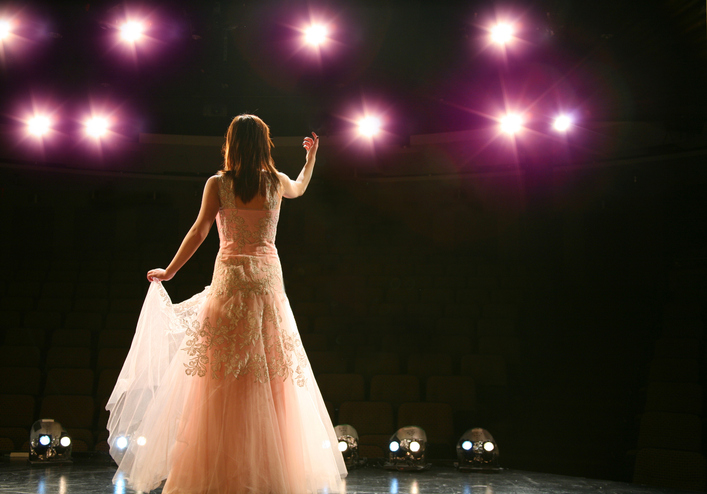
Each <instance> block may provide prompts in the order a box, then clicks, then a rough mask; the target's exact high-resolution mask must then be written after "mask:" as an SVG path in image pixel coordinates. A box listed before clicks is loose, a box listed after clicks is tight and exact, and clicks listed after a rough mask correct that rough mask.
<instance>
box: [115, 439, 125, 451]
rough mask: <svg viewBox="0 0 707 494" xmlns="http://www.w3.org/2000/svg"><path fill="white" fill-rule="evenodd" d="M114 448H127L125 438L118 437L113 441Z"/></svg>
mask: <svg viewBox="0 0 707 494" xmlns="http://www.w3.org/2000/svg"><path fill="white" fill-rule="evenodd" d="M115 446H116V447H117V448H118V449H125V448H127V447H128V438H127V437H125V436H120V437H119V438H118V439H116V440H115Z"/></svg>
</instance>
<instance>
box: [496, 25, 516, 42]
mask: <svg viewBox="0 0 707 494" xmlns="http://www.w3.org/2000/svg"><path fill="white" fill-rule="evenodd" d="M511 38H513V26H511V25H510V24H506V23H500V24H496V25H495V26H494V27H492V28H491V40H492V41H493V42H494V43H498V44H499V45H505V44H506V43H508V42H509V41H510V40H511Z"/></svg>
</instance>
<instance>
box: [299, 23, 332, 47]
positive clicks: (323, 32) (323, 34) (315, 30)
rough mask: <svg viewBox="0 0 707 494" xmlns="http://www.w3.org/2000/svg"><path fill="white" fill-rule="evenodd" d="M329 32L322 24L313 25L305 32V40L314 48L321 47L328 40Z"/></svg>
mask: <svg viewBox="0 0 707 494" xmlns="http://www.w3.org/2000/svg"><path fill="white" fill-rule="evenodd" d="M328 34H329V30H328V29H327V28H326V26H322V25H321V24H312V25H311V26H309V27H308V28H307V29H305V30H304V40H305V41H306V42H307V44H309V45H312V46H319V45H321V44H322V43H324V42H325V41H326V39H327V35H328Z"/></svg>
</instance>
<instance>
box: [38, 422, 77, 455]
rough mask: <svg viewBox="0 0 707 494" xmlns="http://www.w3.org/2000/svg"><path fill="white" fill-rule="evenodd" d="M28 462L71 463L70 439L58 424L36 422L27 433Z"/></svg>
mask: <svg viewBox="0 0 707 494" xmlns="http://www.w3.org/2000/svg"><path fill="white" fill-rule="evenodd" d="M29 461H30V462H31V463H45V462H48V461H51V462H52V463H57V462H67V461H71V438H70V437H69V435H68V434H67V432H66V430H64V428H63V427H62V426H61V424H60V423H59V422H55V421H54V420H53V419H42V420H37V421H36V422H35V423H34V424H32V428H31V429H30V431H29Z"/></svg>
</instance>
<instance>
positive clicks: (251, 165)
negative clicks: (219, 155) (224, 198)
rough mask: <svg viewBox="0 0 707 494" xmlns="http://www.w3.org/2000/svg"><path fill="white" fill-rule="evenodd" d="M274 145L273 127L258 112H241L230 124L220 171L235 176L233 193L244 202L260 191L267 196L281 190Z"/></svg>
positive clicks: (233, 177)
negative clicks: (271, 128) (273, 156)
mask: <svg viewBox="0 0 707 494" xmlns="http://www.w3.org/2000/svg"><path fill="white" fill-rule="evenodd" d="M273 147H274V144H273V142H272V139H271V138H270V127H268V126H267V124H266V123H265V122H263V121H262V120H261V119H260V118H258V117H256V116H255V115H238V116H237V117H236V118H234V119H233V121H232V122H231V125H229V126H228V132H226V142H225V143H224V145H223V149H222V152H223V170H221V171H220V172H219V173H220V174H221V175H226V176H228V177H230V178H231V179H232V181H233V193H234V194H235V195H236V197H239V198H240V199H241V201H243V202H244V203H248V202H250V201H251V200H252V199H253V198H254V197H255V196H256V195H258V194H260V195H262V196H264V197H265V196H267V195H268V193H271V194H274V193H277V192H278V191H279V188H280V179H279V178H278V176H277V169H276V168H275V163H274V162H273V159H272V155H271V150H272V148H273Z"/></svg>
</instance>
